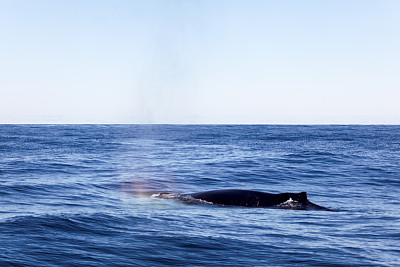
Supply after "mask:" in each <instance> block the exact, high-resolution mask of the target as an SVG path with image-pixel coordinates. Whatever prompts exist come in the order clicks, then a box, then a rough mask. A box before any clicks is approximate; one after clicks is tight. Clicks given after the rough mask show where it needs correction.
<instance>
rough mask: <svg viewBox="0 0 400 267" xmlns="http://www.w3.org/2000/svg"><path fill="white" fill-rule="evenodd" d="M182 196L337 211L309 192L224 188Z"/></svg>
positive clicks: (217, 202)
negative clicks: (314, 200) (313, 199)
mask: <svg viewBox="0 0 400 267" xmlns="http://www.w3.org/2000/svg"><path fill="white" fill-rule="evenodd" d="M182 197H183V198H184V199H186V200H187V199H188V198H191V199H196V200H200V201H202V202H205V203H208V204H214V205H220V206H241V207H260V208H282V209H296V210H325V211H335V210H332V209H329V208H325V207H322V206H319V205H317V204H314V203H312V202H311V201H309V200H308V198H307V192H301V193H280V194H272V193H264V192H260V191H253V190H242V189H224V190H212V191H205V192H199V193H191V194H183V195H181V197H180V198H181V199H182Z"/></svg>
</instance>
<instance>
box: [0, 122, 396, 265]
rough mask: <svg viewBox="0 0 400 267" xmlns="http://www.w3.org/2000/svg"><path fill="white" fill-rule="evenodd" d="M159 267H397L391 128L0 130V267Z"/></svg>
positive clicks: (84, 127) (393, 130)
mask: <svg viewBox="0 0 400 267" xmlns="http://www.w3.org/2000/svg"><path fill="white" fill-rule="evenodd" d="M213 189H251V190H259V191H263V192H269V193H283V192H295V193H298V192H302V191H306V192H307V193H308V198H309V200H310V201H312V202H313V203H316V204H318V205H321V206H324V207H328V208H331V209H335V210H337V211H338V212H330V211H319V210H290V209H268V208H247V207H228V206H216V205H210V204H193V203H192V204H190V203H185V202H182V201H180V200H178V199H163V198H157V197H154V195H153V194H155V193H157V192H170V193H174V194H184V193H193V192H201V191H206V190H213ZM152 195H153V197H152ZM165 265H172V266H396V265H397V266H400V126H360V125H359V126H339V125H334V126H300V125H299V126H296V125H294V126H274V125H0V266H165Z"/></svg>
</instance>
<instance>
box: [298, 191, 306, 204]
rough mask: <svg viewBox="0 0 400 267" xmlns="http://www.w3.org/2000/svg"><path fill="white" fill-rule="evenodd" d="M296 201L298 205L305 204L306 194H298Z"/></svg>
mask: <svg viewBox="0 0 400 267" xmlns="http://www.w3.org/2000/svg"><path fill="white" fill-rule="evenodd" d="M298 201H299V202H300V203H307V201H308V199H307V192H301V193H299V199H298Z"/></svg>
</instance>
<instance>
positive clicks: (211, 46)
mask: <svg viewBox="0 0 400 267" xmlns="http://www.w3.org/2000/svg"><path fill="white" fill-rule="evenodd" d="M399 14H400V1H397V0H393V1H390V0H375V1H371V0H335V1H320V0H307V1H306V0H283V1H280V0H279V1H278V0H275V1H272V0H179V1H178V0H141V1H137V0H136V1H135V0H126V1H124V0H108V1H104V0H58V1H54V0H35V1H33V0H0V123H173V124H175V123H178V124H181V123H182V124H203V123H206V124H400V104H399V103H400V16H399Z"/></svg>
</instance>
